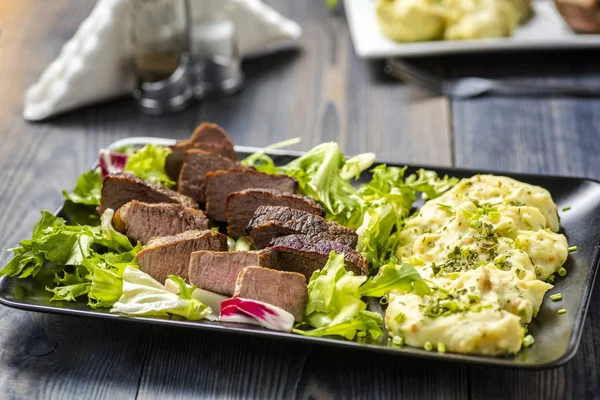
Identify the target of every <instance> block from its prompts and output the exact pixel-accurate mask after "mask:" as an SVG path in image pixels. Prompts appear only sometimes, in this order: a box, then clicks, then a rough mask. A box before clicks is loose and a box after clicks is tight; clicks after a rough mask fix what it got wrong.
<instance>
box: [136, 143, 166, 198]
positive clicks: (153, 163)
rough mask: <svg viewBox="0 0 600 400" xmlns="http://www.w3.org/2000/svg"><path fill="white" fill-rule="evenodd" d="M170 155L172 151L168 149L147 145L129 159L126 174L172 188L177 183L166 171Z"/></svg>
mask: <svg viewBox="0 0 600 400" xmlns="http://www.w3.org/2000/svg"><path fill="white" fill-rule="evenodd" d="M169 154H171V149H169V148H168V147H163V146H155V145H153V144H147V145H145V146H144V147H142V148H141V149H139V150H138V151H136V152H135V153H134V154H133V155H132V156H130V157H129V159H128V160H127V164H125V170H124V172H128V173H130V174H134V175H137V176H138V177H140V178H142V179H143V180H145V181H148V182H152V183H157V184H160V185H164V186H167V187H170V188H172V187H174V186H175V184H176V183H175V182H174V181H173V180H172V179H171V178H169V175H167V172H166V171H165V161H166V159H167V156H168V155H169Z"/></svg>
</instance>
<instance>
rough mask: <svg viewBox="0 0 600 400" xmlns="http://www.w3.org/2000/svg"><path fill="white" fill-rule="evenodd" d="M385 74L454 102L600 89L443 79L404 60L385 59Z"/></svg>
mask: <svg viewBox="0 0 600 400" xmlns="http://www.w3.org/2000/svg"><path fill="white" fill-rule="evenodd" d="M384 71H385V72H386V73H387V74H389V75H391V76H393V77H395V78H398V79H401V80H403V81H405V82H407V83H414V84H416V85H417V86H420V87H422V88H424V89H426V90H428V91H430V92H433V93H435V94H440V95H444V96H448V97H452V98H455V99H468V98H472V97H478V96H483V95H499V96H532V97H533V96H573V97H595V96H599V95H600V87H577V86H569V85H555V84H545V83H539V84H536V83H529V82H528V83H523V82H515V81H513V82H511V81H499V80H493V79H484V78H461V79H454V80H444V79H443V78H441V77H439V76H436V75H434V74H432V73H429V72H427V71H424V70H422V69H420V68H417V67H416V66H414V65H413V64H411V63H409V62H407V61H405V60H397V59H396V60H388V61H387V63H386V66H385V69H384Z"/></svg>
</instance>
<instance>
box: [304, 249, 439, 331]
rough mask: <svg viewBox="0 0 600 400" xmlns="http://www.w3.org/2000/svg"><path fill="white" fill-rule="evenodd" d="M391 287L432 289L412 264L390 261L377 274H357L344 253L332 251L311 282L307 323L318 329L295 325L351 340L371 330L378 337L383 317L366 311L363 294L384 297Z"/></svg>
mask: <svg viewBox="0 0 600 400" xmlns="http://www.w3.org/2000/svg"><path fill="white" fill-rule="evenodd" d="M392 290H401V291H404V292H415V293H416V294H419V295H424V294H427V293H429V292H430V289H429V287H428V286H427V284H426V283H425V282H424V281H423V279H422V278H421V276H420V275H419V273H418V272H417V271H416V270H415V269H414V268H413V267H412V266H411V265H410V264H402V265H395V264H393V263H389V264H387V265H385V266H384V267H382V268H381V270H380V273H379V275H378V276H376V277H374V278H373V277H371V278H369V279H368V280H367V277H366V276H356V275H354V274H353V273H352V272H349V271H347V270H346V268H345V263H344V256H343V254H336V253H335V252H333V251H332V252H331V253H330V255H329V259H328V260H327V264H325V266H324V267H323V269H322V270H319V271H315V272H314V273H313V275H312V276H311V278H310V281H309V283H308V301H307V304H306V308H305V312H304V314H305V318H304V324H305V325H309V326H311V327H313V328H315V329H310V330H307V329H295V330H294V332H296V333H299V334H301V335H306V336H328V335H339V336H343V337H345V338H346V339H349V340H352V339H353V338H354V337H356V336H357V335H361V336H364V335H366V334H369V335H370V337H371V338H373V339H377V338H378V337H379V336H380V335H381V334H382V330H381V325H382V324H383V319H382V317H381V315H380V314H378V313H375V312H371V311H367V304H366V303H365V302H364V301H363V300H362V297H363V296H372V297H381V296H384V295H386V294H387V293H389V292H390V291H392Z"/></svg>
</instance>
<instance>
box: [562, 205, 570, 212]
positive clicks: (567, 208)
mask: <svg viewBox="0 0 600 400" xmlns="http://www.w3.org/2000/svg"><path fill="white" fill-rule="evenodd" d="M570 209H571V206H566V207H563V209H562V210H563V211H569V210H570Z"/></svg>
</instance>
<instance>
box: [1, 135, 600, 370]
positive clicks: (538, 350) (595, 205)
mask: <svg viewBox="0 0 600 400" xmlns="http://www.w3.org/2000/svg"><path fill="white" fill-rule="evenodd" d="M149 142H152V143H155V144H171V143H173V141H172V140H169V139H152V138H129V139H124V140H121V141H118V142H115V143H113V144H112V145H111V146H110V148H116V147H118V146H122V145H124V144H135V145H141V144H145V143H149ZM236 150H237V151H238V154H239V156H240V157H245V156H246V155H248V154H250V153H252V152H254V151H256V150H257V149H253V148H247V147H236ZM270 154H271V155H272V156H273V158H274V160H275V162H276V163H278V164H282V163H286V162H289V161H290V160H292V159H293V158H295V157H296V156H298V155H299V154H301V153H298V152H290V151H274V152H270ZM388 165H394V164H391V163H388ZM418 168H420V167H418V166H409V170H408V172H411V171H414V170H415V169H418ZM425 168H429V169H432V170H434V171H436V172H438V174H440V175H445V174H447V175H451V176H456V177H459V178H462V177H468V176H472V175H475V174H478V173H493V174H496V175H504V176H509V177H513V178H515V179H518V180H520V181H523V182H527V183H531V184H534V185H539V186H542V187H544V188H546V189H548V190H549V191H550V193H551V194H552V197H553V199H554V201H555V202H556V203H557V204H558V209H559V214H560V217H561V229H562V233H564V234H565V235H566V236H567V238H568V240H569V244H570V245H576V246H577V247H578V251H576V252H574V253H570V254H569V258H568V260H567V263H566V264H565V268H566V269H567V271H568V274H567V276H566V277H564V278H560V277H559V278H558V279H556V281H555V284H554V285H555V287H554V289H552V290H551V293H562V295H563V300H562V301H560V302H556V303H554V302H552V301H551V300H550V299H549V296H548V295H546V297H545V300H544V303H543V304H542V307H541V309H540V311H539V313H538V316H537V318H536V319H534V321H533V322H532V323H531V324H530V326H529V331H530V333H531V334H532V335H533V336H534V337H535V344H534V345H533V346H531V347H529V348H524V349H523V350H522V351H520V352H519V353H518V354H517V355H515V356H511V357H483V356H476V355H463V354H450V353H445V354H440V353H437V352H428V351H425V350H423V349H417V348H412V347H407V346H404V347H396V346H391V345H390V344H389V341H388V339H387V335H384V336H383V337H381V338H380V340H378V341H377V342H376V343H366V342H362V343H359V342H351V341H347V340H343V339H336V338H313V337H305V336H301V335H296V334H292V333H283V332H275V331H269V330H266V329H263V328H259V327H255V326H250V325H243V324H231V323H222V322H208V321H199V322H190V321H176V320H169V319H153V318H132V317H125V316H119V315H113V314H110V313H108V311H95V310H92V309H90V308H89V307H87V306H86V304H85V302H83V301H80V302H52V303H50V302H49V299H50V293H49V292H47V291H46V290H45V289H44V288H45V286H46V284H47V283H48V282H44V281H43V280H40V279H38V277H36V279H15V278H10V277H3V278H1V279H0V303H2V304H4V305H5V306H8V307H14V308H19V309H23V310H30V311H39V312H47V313H55V314H66V315H79V316H88V317H96V318H113V319H122V320H134V321H138V322H143V323H150V324H162V325H171V326H181V327H188V328H195V329H203V330H212V331H221V332H235V333H241V334H247V335H257V336H264V337H273V338H279V339H287V340H295V341H297V342H305V343H307V344H321V345H325V346H332V347H339V348H340V349H344V348H346V349H363V350H366V351H371V352H380V353H388V354H396V355H399V356H400V355H402V356H412V357H419V358H424V359H431V360H447V361H460V362H465V363H471V364H480V365H492V366H500V367H510V368H530V369H532V368H547V367H556V366H559V365H562V364H564V363H565V362H567V361H569V360H570V359H571V358H572V357H573V356H574V355H575V353H576V351H577V348H578V346H579V342H580V339H581V334H582V332H583V327H584V322H585V316H586V312H587V308H588V305H589V301H590V297H591V291H592V288H593V286H594V278H595V275H596V271H597V269H598V247H599V240H600V182H597V181H593V180H590V179H583V178H570V177H556V176H542V175H529V174H515V173H504V172H495V171H475V170H468V169H454V168H437V167H425ZM369 178H370V175H369V174H368V173H364V174H363V176H361V180H360V181H359V182H364V181H367V180H368V179H369ZM566 206H570V207H571V209H570V210H569V211H566V212H563V211H561V210H562V208H563V207H566ZM57 214H58V215H60V216H61V217H66V215H65V212H64V210H63V208H62V207H61V208H60V209H59V210H57ZM11 244H14V243H11ZM369 306H370V308H371V309H372V310H374V311H375V310H377V309H378V308H379V310H380V307H379V305H378V304H377V303H376V302H372V303H371V304H370V305H369ZM560 308H564V309H566V310H567V313H566V314H558V313H557V310H558V309H560Z"/></svg>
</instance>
